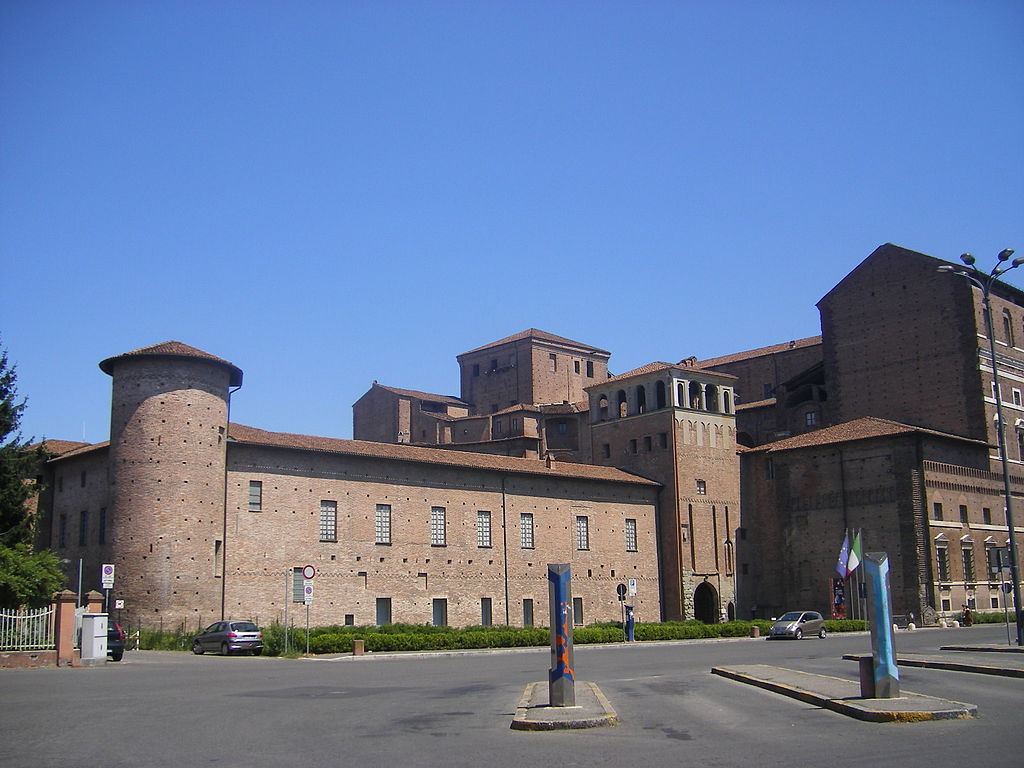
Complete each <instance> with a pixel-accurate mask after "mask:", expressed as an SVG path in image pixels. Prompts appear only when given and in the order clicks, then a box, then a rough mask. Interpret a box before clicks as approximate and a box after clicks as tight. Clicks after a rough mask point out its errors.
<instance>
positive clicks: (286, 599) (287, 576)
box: [284, 571, 291, 656]
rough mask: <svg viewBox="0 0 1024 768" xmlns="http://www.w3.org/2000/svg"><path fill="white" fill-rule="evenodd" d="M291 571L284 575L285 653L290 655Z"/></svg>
mask: <svg viewBox="0 0 1024 768" xmlns="http://www.w3.org/2000/svg"><path fill="white" fill-rule="evenodd" d="M290 578H291V571H285V573H284V653H285V656H287V655H288V603H289V602H290V601H291V594H290V590H289V587H290V584H289V583H288V582H289V579H290Z"/></svg>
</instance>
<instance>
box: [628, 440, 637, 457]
mask: <svg viewBox="0 0 1024 768" xmlns="http://www.w3.org/2000/svg"><path fill="white" fill-rule="evenodd" d="M629 452H630V453H632V454H636V453H637V447H636V440H635V439H633V440H630V441H629Z"/></svg>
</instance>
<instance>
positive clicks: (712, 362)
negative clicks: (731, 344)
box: [697, 336, 821, 368]
mask: <svg viewBox="0 0 1024 768" xmlns="http://www.w3.org/2000/svg"><path fill="white" fill-rule="evenodd" d="M816 344H821V336H809V337H808V338H806V339H797V340H796V341H787V342H784V343H782V344H773V345H771V346H770V347H759V348H758V349H751V350H748V351H746V352H734V353H733V354H731V355H723V356H721V357H712V358H709V359H708V360H701V361H700V362H698V363H697V366H698V367H700V368H714V367H715V366H717V365H727V364H729V363H738V362H740V361H741V360H752V359H754V358H755V357H765V356H766V355H775V354H778V353H779V352H789V351H790V350H793V349H803V348H805V347H813V346H815V345H816Z"/></svg>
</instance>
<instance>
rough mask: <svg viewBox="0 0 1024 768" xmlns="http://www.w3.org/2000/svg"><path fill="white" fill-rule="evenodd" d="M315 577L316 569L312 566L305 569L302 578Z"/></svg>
mask: <svg viewBox="0 0 1024 768" xmlns="http://www.w3.org/2000/svg"><path fill="white" fill-rule="evenodd" d="M314 576H316V568H314V567H313V566H312V565H307V566H304V567H303V569H302V578H304V579H312V578H313V577H314Z"/></svg>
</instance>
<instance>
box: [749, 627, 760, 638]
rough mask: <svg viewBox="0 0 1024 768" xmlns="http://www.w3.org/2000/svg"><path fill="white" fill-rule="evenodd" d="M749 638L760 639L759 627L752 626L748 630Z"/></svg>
mask: <svg viewBox="0 0 1024 768" xmlns="http://www.w3.org/2000/svg"><path fill="white" fill-rule="evenodd" d="M750 636H751V637H760V636H761V628H760V627H759V626H757V625H754V626H753V627H751V628H750Z"/></svg>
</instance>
